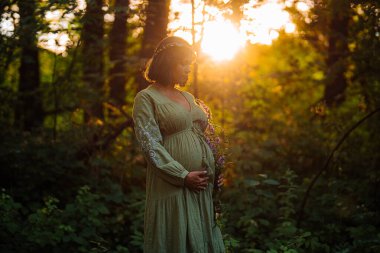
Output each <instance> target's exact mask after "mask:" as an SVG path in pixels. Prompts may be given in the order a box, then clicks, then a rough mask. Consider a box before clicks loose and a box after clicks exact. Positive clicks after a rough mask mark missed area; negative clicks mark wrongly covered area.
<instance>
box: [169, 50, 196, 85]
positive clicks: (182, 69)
mask: <svg viewBox="0 0 380 253" xmlns="http://www.w3.org/2000/svg"><path fill="white" fill-rule="evenodd" d="M191 64H192V59H191V57H186V58H184V59H183V60H182V61H181V62H180V63H179V64H177V66H176V67H175V68H174V73H173V81H174V83H175V84H179V85H180V86H185V84H186V82H187V79H188V78H189V73H190V71H191Z"/></svg>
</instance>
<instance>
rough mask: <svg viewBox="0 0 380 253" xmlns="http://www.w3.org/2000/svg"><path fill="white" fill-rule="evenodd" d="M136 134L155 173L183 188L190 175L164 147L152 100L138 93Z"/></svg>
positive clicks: (135, 118) (135, 109)
mask: <svg viewBox="0 0 380 253" xmlns="http://www.w3.org/2000/svg"><path fill="white" fill-rule="evenodd" d="M133 121H134V125H135V134H136V137H137V140H138V142H139V144H140V147H141V149H142V151H143V153H144V156H145V158H146V159H147V161H148V162H149V163H151V164H152V165H153V168H154V169H155V172H157V174H158V175H159V176H160V177H162V178H163V179H164V180H166V181H168V182H169V183H171V184H174V185H177V186H182V185H184V179H185V177H186V176H187V174H188V173H189V172H188V171H187V170H186V169H185V168H184V167H183V166H182V165H181V164H180V163H179V162H177V161H176V160H174V159H173V158H172V157H171V155H170V154H169V153H168V151H167V150H166V149H165V148H164V146H163V145H162V136H161V132H160V128H159V126H158V124H157V122H156V119H155V115H154V106H153V103H152V101H151V98H150V97H149V96H148V95H146V94H144V93H141V92H140V93H138V94H137V96H136V98H135V102H134V105H133Z"/></svg>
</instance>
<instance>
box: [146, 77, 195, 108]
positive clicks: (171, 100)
mask: <svg viewBox="0 0 380 253" xmlns="http://www.w3.org/2000/svg"><path fill="white" fill-rule="evenodd" d="M149 87H150V88H151V89H153V90H155V91H156V92H157V93H158V94H159V95H160V96H161V97H163V98H164V99H166V100H168V101H169V102H171V103H173V104H176V105H178V106H179V107H181V108H182V109H183V110H184V111H186V112H187V113H191V112H192V110H193V107H192V105H191V103H190V101H189V100H188V99H187V97H186V96H185V94H184V92H183V91H181V90H178V89H177V90H178V91H179V92H180V93H181V95H182V96H183V97H184V98H185V100H186V102H187V103H188V105H189V108H190V109H187V108H185V107H184V106H183V105H182V104H180V103H178V102H177V101H175V100H173V99H171V98H169V97H168V96H166V95H164V94H162V92H160V91H159V90H158V89H157V88H156V87H154V85H153V84H150V85H149Z"/></svg>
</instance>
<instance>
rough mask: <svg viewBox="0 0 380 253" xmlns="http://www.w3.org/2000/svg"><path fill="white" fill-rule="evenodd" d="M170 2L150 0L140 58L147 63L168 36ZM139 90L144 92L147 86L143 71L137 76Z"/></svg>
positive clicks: (166, 0)
mask: <svg viewBox="0 0 380 253" xmlns="http://www.w3.org/2000/svg"><path fill="white" fill-rule="evenodd" d="M169 7H170V0H149V2H148V5H147V7H146V12H145V13H146V18H145V26H144V32H143V37H142V44H141V50H140V58H141V59H142V62H143V63H144V65H145V63H146V61H147V59H149V58H150V57H151V56H152V54H153V52H154V48H155V47H156V45H157V44H158V42H160V40H162V39H163V38H165V37H166V36H167V27H168V23H169ZM136 79H137V82H138V89H139V90H142V89H144V88H145V87H146V86H147V84H148V83H147V82H146V81H145V79H144V77H143V75H142V73H141V71H139V73H138V74H137V78H136Z"/></svg>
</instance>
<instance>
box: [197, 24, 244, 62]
mask: <svg viewBox="0 0 380 253" xmlns="http://www.w3.org/2000/svg"><path fill="white" fill-rule="evenodd" d="M204 33H205V35H204V38H203V40H202V45H201V48H202V51H203V52H204V53H206V54H208V55H210V56H211V57H212V58H214V59H215V60H229V59H232V58H233V57H234V55H235V54H236V52H237V51H238V50H239V49H240V48H241V47H243V46H244V44H245V39H244V37H243V36H242V35H241V34H240V33H239V32H238V31H237V30H236V28H235V27H234V26H233V25H232V23H231V22H230V21H226V20H219V21H213V22H208V23H207V24H205V31H204Z"/></svg>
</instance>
